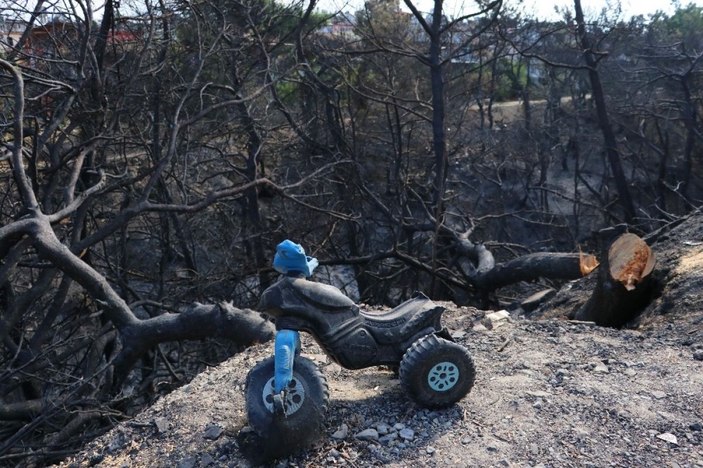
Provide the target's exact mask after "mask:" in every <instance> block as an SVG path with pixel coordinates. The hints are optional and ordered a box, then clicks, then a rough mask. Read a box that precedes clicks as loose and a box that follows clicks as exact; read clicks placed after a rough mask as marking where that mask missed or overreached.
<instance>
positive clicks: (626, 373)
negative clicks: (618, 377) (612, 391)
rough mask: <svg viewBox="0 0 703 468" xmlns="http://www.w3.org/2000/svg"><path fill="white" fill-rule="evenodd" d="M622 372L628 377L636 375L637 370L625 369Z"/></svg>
mask: <svg viewBox="0 0 703 468" xmlns="http://www.w3.org/2000/svg"><path fill="white" fill-rule="evenodd" d="M623 374H625V375H626V376H628V377H634V376H636V375H637V371H636V370H634V369H625V371H624V372H623Z"/></svg>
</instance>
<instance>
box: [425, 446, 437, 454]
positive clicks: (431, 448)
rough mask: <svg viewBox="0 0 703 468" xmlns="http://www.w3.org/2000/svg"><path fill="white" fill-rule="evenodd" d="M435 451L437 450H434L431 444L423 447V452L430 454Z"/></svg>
mask: <svg viewBox="0 0 703 468" xmlns="http://www.w3.org/2000/svg"><path fill="white" fill-rule="evenodd" d="M436 451H437V450H435V448H434V447H432V446H431V445H430V446H428V447H427V448H426V449H425V452H427V453H428V454H430V455H433V454H434V453H435V452H436Z"/></svg>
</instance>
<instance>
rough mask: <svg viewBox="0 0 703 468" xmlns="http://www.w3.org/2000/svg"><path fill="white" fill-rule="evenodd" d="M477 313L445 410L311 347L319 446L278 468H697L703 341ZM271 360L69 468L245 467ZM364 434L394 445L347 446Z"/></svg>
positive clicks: (175, 404) (700, 461)
mask: <svg viewBox="0 0 703 468" xmlns="http://www.w3.org/2000/svg"><path fill="white" fill-rule="evenodd" d="M480 316H481V313H480V312H479V311H476V310H475V309H461V310H460V309H456V308H453V309H451V310H450V312H449V313H448V314H447V319H448V320H447V321H448V323H449V324H450V326H451V328H452V330H453V331H454V332H455V334H456V335H457V337H458V340H459V341H460V342H462V343H464V344H465V345H466V346H467V347H468V349H469V350H470V351H471V353H472V355H473V357H474V359H475V363H476V367H477V369H478V375H477V380H476V384H475V387H474V389H473V391H472V392H471V393H470V394H469V396H468V397H467V398H465V399H464V400H463V401H461V402H460V404H458V405H456V406H455V407H453V408H450V409H448V410H443V411H434V412H430V411H427V410H423V409H421V408H418V407H416V406H415V405H414V404H413V403H412V402H410V401H409V400H408V399H407V398H406V396H405V395H404V393H403V391H402V390H401V388H400V386H399V383H398V380H397V379H394V378H393V375H392V374H391V373H390V372H388V371H383V370H378V369H368V370H363V371H355V372H352V371H346V370H344V369H341V368H339V367H338V366H337V365H336V364H331V363H327V360H326V359H325V357H324V355H322V354H321V351H320V350H319V348H317V347H316V346H315V345H313V344H312V343H310V342H309V341H307V342H306V343H305V349H306V351H308V352H309V353H312V357H313V358H315V359H316V360H318V361H320V363H321V364H322V367H323V369H324V373H325V374H326V376H327V378H328V381H329V384H330V392H331V406H330V412H329V423H328V430H327V436H326V437H325V438H324V439H323V440H322V441H321V443H320V444H319V446H317V447H314V448H312V449H311V450H309V451H308V452H306V453H304V454H301V455H300V456H297V457H293V458H291V459H289V460H286V461H284V462H283V464H282V465H281V466H285V463H288V464H289V465H291V466H292V465H297V466H321V465H348V466H369V465H378V464H384V465H387V466H395V467H401V466H537V465H540V464H541V465H544V466H589V465H590V466H605V465H611V463H612V464H614V466H652V467H655V466H656V467H660V466H681V467H686V466H690V467H693V466H703V432H702V430H701V429H702V425H703V361H701V360H696V359H695V358H694V355H695V357H699V358H703V357H701V356H699V355H700V354H701V353H703V346H701V345H702V344H700V343H698V344H695V345H691V346H686V345H684V344H682V343H681V340H680V337H679V336H670V335H669V334H667V333H666V331H664V332H663V333H640V332H637V331H629V330H628V331H618V330H608V329H599V328H595V327H592V326H589V325H583V324H569V323H566V322H557V321H540V322H530V321H524V320H522V321H512V320H503V321H500V322H496V323H495V325H494V327H493V328H492V329H490V330H489V329H485V327H483V326H482V325H480V322H477V321H476V319H478V318H480ZM484 322H485V320H484ZM476 323H478V324H479V325H475V324H476ZM269 352H270V347H269V345H260V346H257V347H255V348H252V349H249V350H248V351H246V352H244V353H242V354H240V355H238V356H235V357H234V358H232V359H231V360H229V361H227V362H226V363H224V364H222V365H221V366H219V367H217V368H212V369H210V370H208V371H207V372H204V373H203V374H201V375H199V376H198V377H197V378H196V379H195V380H193V381H192V382H191V383H190V384H189V385H187V386H186V387H184V388H181V389H179V390H177V391H175V392H173V393H172V394H170V395H167V396H165V397H164V398H163V399H162V400H160V401H159V402H158V403H157V404H155V405H154V406H153V407H152V408H149V409H148V410H146V411H145V412H143V413H142V414H141V415H140V416H139V417H137V418H136V419H134V420H133V421H130V422H128V423H126V424H123V425H121V426H120V427H118V428H116V429H114V430H113V431H111V432H110V433H108V434H106V435H105V436H104V437H102V438H101V439H99V440H97V441H95V442H93V443H92V444H91V445H90V446H89V447H88V448H87V450H86V451H85V452H83V453H82V454H81V455H79V456H77V457H75V458H74V459H73V460H70V461H67V462H66V463H65V464H64V466H88V465H90V464H97V465H98V466H111V467H112V466H114V467H122V466H129V467H133V466H150V467H151V466H163V467H166V466H169V467H175V466H178V467H182V468H187V467H196V466H248V463H247V462H246V460H245V459H244V458H243V457H242V455H241V453H240V452H239V450H238V446H237V442H236V435H237V433H238V432H239V431H240V430H241V429H242V428H243V427H244V426H245V424H246V418H245V413H244V399H243V393H242V388H243V384H244V380H245V376H246V372H247V370H248V369H249V368H250V367H251V366H252V365H253V364H254V363H255V362H256V361H257V360H258V359H261V358H263V357H264V356H266V355H267V354H268V353H269ZM343 425H346V427H347V428H348V430H347V431H346V432H347V435H346V436H345V437H341V436H343V435H344V434H341V433H336V432H337V431H338V430H339V429H340V428H342V431H341V432H344V430H343V429H344V427H343ZM394 426H395V428H394ZM369 428H374V429H376V430H377V432H380V433H381V435H379V437H383V435H382V434H383V432H389V433H390V434H391V436H389V437H386V439H388V440H383V441H362V440H358V439H357V438H355V435H356V434H359V433H360V432H361V431H363V430H365V429H369ZM403 428H404V429H406V430H405V431H403V432H402V436H403V437H407V440H406V439H403V438H402V437H401V431H400V430H401V429H403ZM407 429H410V430H411V431H412V433H411V432H410V431H408V430H407ZM335 433H336V434H335ZM394 433H395V434H397V435H396V436H395V438H394V436H393V434H394ZM333 435H336V436H337V437H338V438H334V437H332V436H333ZM675 464H677V465H675Z"/></svg>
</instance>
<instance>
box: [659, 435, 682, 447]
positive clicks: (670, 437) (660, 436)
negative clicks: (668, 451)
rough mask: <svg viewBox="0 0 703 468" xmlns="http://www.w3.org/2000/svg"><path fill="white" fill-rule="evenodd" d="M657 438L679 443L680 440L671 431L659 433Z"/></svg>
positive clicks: (675, 443)
mask: <svg viewBox="0 0 703 468" xmlns="http://www.w3.org/2000/svg"><path fill="white" fill-rule="evenodd" d="M657 439H661V440H664V441H666V442H669V443H670V444H674V445H679V441H678V440H677V439H676V436H675V435H674V434H672V433H670V432H664V433H662V434H658V435H657Z"/></svg>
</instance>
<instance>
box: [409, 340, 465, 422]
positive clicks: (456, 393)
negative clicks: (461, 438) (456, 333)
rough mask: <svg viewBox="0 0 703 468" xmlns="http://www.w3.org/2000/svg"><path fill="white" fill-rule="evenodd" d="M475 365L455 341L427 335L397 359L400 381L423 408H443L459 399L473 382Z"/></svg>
mask: <svg viewBox="0 0 703 468" xmlns="http://www.w3.org/2000/svg"><path fill="white" fill-rule="evenodd" d="M475 378H476V369H475V368H474V363H473V360H472V359H471V356H470V355H469V352H468V351H467V350H466V348H464V347H463V346H461V345H460V344H458V343H454V342H453V341H449V340H446V339H444V338H440V337H438V336H436V335H427V336H423V337H422V338H419V339H418V340H417V341H415V342H414V343H413V344H412V346H410V348H409V349H408V350H407V351H406V352H405V354H404V355H403V359H402V360H401V361H400V381H401V383H402V385H403V387H404V388H405V390H406V391H407V392H408V394H409V395H410V397H411V398H412V399H413V400H415V401H416V402H417V403H418V404H419V405H421V406H424V407H427V408H445V407H447V406H450V405H452V404H454V403H456V402H457V401H459V400H461V399H462V398H463V397H464V396H465V395H466V394H467V393H469V391H470V390H471V387H473V385H474V380H475Z"/></svg>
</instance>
